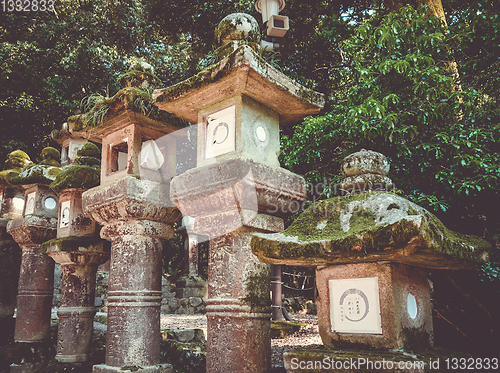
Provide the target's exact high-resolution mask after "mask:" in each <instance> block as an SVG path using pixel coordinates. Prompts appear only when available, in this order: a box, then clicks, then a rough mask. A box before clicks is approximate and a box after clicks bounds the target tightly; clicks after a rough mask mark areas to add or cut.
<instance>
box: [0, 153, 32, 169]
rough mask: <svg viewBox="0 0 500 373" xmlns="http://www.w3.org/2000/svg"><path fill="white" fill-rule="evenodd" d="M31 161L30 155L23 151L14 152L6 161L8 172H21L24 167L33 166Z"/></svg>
mask: <svg viewBox="0 0 500 373" xmlns="http://www.w3.org/2000/svg"><path fill="white" fill-rule="evenodd" d="M32 163H33V162H31V159H30V157H29V155H28V154H26V153H25V152H23V151H22V150H14V151H13V152H11V153H9V157H8V159H7V160H6V161H5V169H6V170H16V171H18V172H20V171H21V170H22V169H23V167H25V166H27V165H29V164H32Z"/></svg>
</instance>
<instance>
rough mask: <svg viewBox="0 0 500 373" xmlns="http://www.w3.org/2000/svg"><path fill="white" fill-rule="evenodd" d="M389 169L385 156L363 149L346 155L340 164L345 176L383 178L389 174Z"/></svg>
mask: <svg viewBox="0 0 500 373" xmlns="http://www.w3.org/2000/svg"><path fill="white" fill-rule="evenodd" d="M389 168H390V165H389V161H388V160H387V157H386V156H385V155H383V154H382V153H378V152H374V151H372V150H365V149H361V150H360V151H359V152H356V153H352V154H350V155H348V156H347V157H345V158H344V160H343V162H342V171H344V173H345V175H346V176H356V175H362V174H366V173H370V174H379V175H384V176H385V175H387V174H388V173H389Z"/></svg>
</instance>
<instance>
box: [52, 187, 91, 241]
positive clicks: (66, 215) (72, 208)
mask: <svg viewBox="0 0 500 373" xmlns="http://www.w3.org/2000/svg"><path fill="white" fill-rule="evenodd" d="M94 233H95V222H94V221H93V220H92V219H90V218H89V217H88V216H87V215H86V214H85V213H84V212H83V208H82V191H81V190H79V189H66V190H63V191H62V193H61V194H60V195H59V224H58V226H57V238H63V237H84V236H93V235H94Z"/></svg>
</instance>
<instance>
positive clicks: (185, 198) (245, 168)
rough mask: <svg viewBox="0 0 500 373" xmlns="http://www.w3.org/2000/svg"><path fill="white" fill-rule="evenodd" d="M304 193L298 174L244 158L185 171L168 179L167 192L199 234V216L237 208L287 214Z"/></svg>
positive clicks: (303, 183) (303, 186) (237, 209)
mask: <svg viewBox="0 0 500 373" xmlns="http://www.w3.org/2000/svg"><path fill="white" fill-rule="evenodd" d="M305 195H306V185H305V181H304V179H303V178H302V177H301V176H298V175H295V174H293V173H291V172H290V171H287V170H285V169H282V168H275V167H269V166H266V165H263V164H259V163H256V162H254V161H252V160H250V159H245V158H236V159H231V160H226V161H221V162H218V163H216V164H212V165H207V166H204V167H200V168H195V169H191V170H189V171H186V172H185V173H183V174H182V175H179V176H177V177H175V178H174V179H173V180H172V183H171V192H170V196H171V199H172V201H173V202H175V203H176V205H177V206H178V207H179V209H180V210H181V211H182V213H183V214H184V215H189V216H192V217H195V218H196V220H195V223H194V228H193V231H195V232H196V233H200V234H205V233H204V232H202V231H200V229H199V227H200V225H201V224H202V223H201V221H202V220H203V219H202V217H203V216H208V215H215V214H218V215H219V216H220V217H221V219H224V217H223V215H224V213H225V212H228V213H230V214H229V216H230V217H232V215H231V213H236V214H237V215H240V211H241V210H249V211H254V212H257V211H258V212H261V213H263V214H267V215H273V216H281V217H283V216H288V215H290V214H291V213H292V212H295V211H297V210H296V205H298V204H300V203H301V202H302V201H304V200H305ZM240 218H241V217H240ZM253 218H256V214H255V213H254V214H253V215H252V217H251V219H250V220H252V219H253ZM226 221H227V220H226ZM207 224H208V222H207ZM254 224H258V223H257V222H255V223H254ZM215 225H216V224H214V228H216V227H215ZM219 225H220V224H219ZM240 225H241V224H240ZM197 228H198V229H197ZM277 230H280V229H277ZM207 235H210V234H208V233H207Z"/></svg>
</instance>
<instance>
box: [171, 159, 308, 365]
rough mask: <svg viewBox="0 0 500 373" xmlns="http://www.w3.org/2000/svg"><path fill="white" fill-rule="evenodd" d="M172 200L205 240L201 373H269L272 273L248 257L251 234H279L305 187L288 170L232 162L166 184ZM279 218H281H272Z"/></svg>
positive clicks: (251, 256) (253, 256)
mask: <svg viewBox="0 0 500 373" xmlns="http://www.w3.org/2000/svg"><path fill="white" fill-rule="evenodd" d="M171 188H172V192H171V195H172V200H174V201H175V202H176V203H177V205H178V206H179V208H180V209H181V211H183V213H184V214H186V215H189V216H193V217H195V222H194V226H193V232H195V233H196V234H201V235H205V236H208V237H209V238H210V244H209V261H208V300H207V313H206V314H207V337H208V338H207V342H208V343H207V372H210V373H225V372H245V373H267V372H269V371H270V369H271V355H270V351H271V338H270V327H271V324H270V318H271V307H270V306H271V303H270V298H269V290H270V287H269V285H270V267H269V265H268V264H264V263H261V262H260V261H259V260H258V259H257V257H256V256H255V255H253V254H252V251H251V249H250V241H251V239H252V235H253V234H254V233H256V232H260V233H264V232H268V233H269V232H279V231H281V230H282V229H283V219H282V218H281V217H279V216H286V215H287V214H289V212H290V210H291V208H292V205H293V204H297V203H299V202H298V201H301V200H302V198H304V197H303V195H304V190H305V183H304V180H303V179H302V178H301V177H300V176H297V175H294V174H292V173H290V172H288V171H286V170H283V169H279V168H275V167H270V166H267V165H263V164H259V163H256V162H253V161H252V160H249V159H232V160H227V161H221V162H219V163H217V164H214V165H210V166H204V167H199V168H197V169H193V170H189V171H187V172H185V173H184V174H182V175H179V176H177V177H176V178H174V179H173V181H172V183H171ZM273 215H279V216H273Z"/></svg>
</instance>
